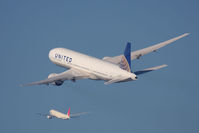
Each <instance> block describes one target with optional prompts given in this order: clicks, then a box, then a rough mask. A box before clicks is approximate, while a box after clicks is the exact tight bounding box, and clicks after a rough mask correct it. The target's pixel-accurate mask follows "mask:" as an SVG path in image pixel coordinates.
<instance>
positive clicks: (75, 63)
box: [49, 48, 136, 81]
mask: <svg viewBox="0 0 199 133" xmlns="http://www.w3.org/2000/svg"><path fill="white" fill-rule="evenodd" d="M49 59H50V60H51V61H52V62H53V63H54V64H56V65H59V66H62V67H66V68H74V69H77V70H80V71H83V72H86V73H88V75H89V78H90V79H95V80H105V81H107V80H111V79H113V78H114V77H119V76H121V77H127V78H129V79H130V80H136V75H135V74H133V73H130V72H127V71H125V70H123V69H121V68H120V67H119V66H118V65H115V64H112V63H110V62H107V61H104V60H101V59H98V58H95V57H91V56H88V55H85V54H82V53H79V52H75V51H72V50H69V49H65V48H55V49H52V50H51V51H50V52H49Z"/></svg>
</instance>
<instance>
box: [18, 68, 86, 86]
mask: <svg viewBox="0 0 199 133" xmlns="http://www.w3.org/2000/svg"><path fill="white" fill-rule="evenodd" d="M88 76H89V75H88V74H87V73H85V72H83V71H80V70H76V69H69V70H67V71H65V72H63V73H60V74H57V75H56V76H54V77H51V78H47V79H44V80H41V81H36V82H32V83H29V84H24V85H21V86H32V85H41V84H46V85H48V84H50V83H53V82H55V81H65V80H73V79H82V78H88Z"/></svg>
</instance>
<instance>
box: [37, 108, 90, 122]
mask: <svg viewBox="0 0 199 133" xmlns="http://www.w3.org/2000/svg"><path fill="white" fill-rule="evenodd" d="M87 113H89V112H82V113H76V114H70V107H69V109H68V113H67V114H64V113H61V112H59V111H56V110H53V109H52V110H50V111H49V114H41V113H37V114H38V115H41V116H45V117H46V118H48V119H52V118H58V119H63V120H69V119H70V118H74V117H79V116H81V115H85V114H87Z"/></svg>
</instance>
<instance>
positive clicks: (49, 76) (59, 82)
mask: <svg viewBox="0 0 199 133" xmlns="http://www.w3.org/2000/svg"><path fill="white" fill-rule="evenodd" d="M56 75H58V74H56V73H51V74H49V75H48V78H52V77H54V76H56ZM63 83H64V81H61V80H57V81H55V82H52V83H51V84H52V85H56V86H60V85H62V84H63Z"/></svg>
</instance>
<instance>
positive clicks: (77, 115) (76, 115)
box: [70, 112, 90, 118]
mask: <svg viewBox="0 0 199 133" xmlns="http://www.w3.org/2000/svg"><path fill="white" fill-rule="evenodd" d="M88 113H90V112H82V113H76V114H70V117H71V118H74V117H79V116H81V115H85V114H88Z"/></svg>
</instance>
